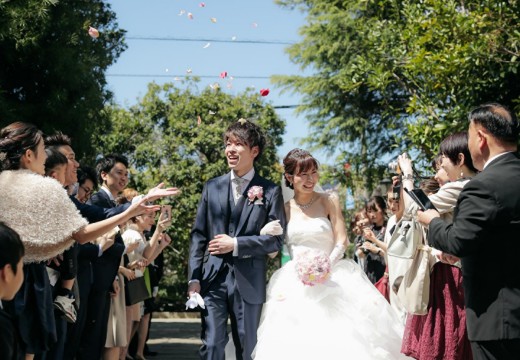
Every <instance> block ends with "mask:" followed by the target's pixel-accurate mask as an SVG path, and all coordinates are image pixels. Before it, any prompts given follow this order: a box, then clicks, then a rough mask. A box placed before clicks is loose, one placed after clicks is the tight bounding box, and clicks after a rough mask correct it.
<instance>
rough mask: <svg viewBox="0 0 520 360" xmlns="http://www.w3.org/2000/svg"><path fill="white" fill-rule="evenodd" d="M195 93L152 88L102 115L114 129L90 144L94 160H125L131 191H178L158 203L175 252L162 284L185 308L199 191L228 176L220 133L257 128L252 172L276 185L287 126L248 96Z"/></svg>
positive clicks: (192, 85) (271, 110)
mask: <svg viewBox="0 0 520 360" xmlns="http://www.w3.org/2000/svg"><path fill="white" fill-rule="evenodd" d="M194 89H196V86H195V82H191V81H189V82H188V84H187V86H186V89H179V88H177V87H175V86H174V85H173V84H166V85H163V86H159V85H157V84H153V83H152V84H150V85H149V87H148V92H147V94H146V95H145V96H144V97H143V98H142V99H141V100H140V102H139V103H138V104H137V105H135V106H132V107H131V108H130V109H128V110H126V109H121V108H117V107H109V108H108V109H107V114H108V116H109V117H110V118H111V128H110V129H109V131H107V132H105V133H103V134H98V136H96V138H97V139H98V141H97V142H96V144H95V146H96V149H97V151H98V152H99V153H104V154H107V153H111V152H116V153H121V154H124V155H126V156H127V157H128V158H129V160H130V164H131V169H130V171H131V186H132V187H135V188H136V189H138V190H140V191H144V190H146V189H149V188H151V187H152V186H155V185H157V184H158V183H160V182H164V183H165V184H166V185H167V186H177V187H179V188H181V189H182V194H181V195H180V196H179V197H176V198H175V199H173V200H165V201H163V203H170V204H171V205H172V207H173V208H172V218H173V224H172V227H171V228H170V230H169V231H168V232H169V234H170V235H171V236H172V239H173V242H172V247H173V249H175V250H173V249H170V250H169V251H167V253H166V260H167V265H166V268H167V269H168V271H167V272H166V277H165V281H164V284H168V285H171V284H174V286H173V287H176V289H170V292H169V295H170V296H172V298H174V299H175V300H179V299H181V300H182V299H183V298H184V296H182V294H184V293H185V291H186V281H187V279H186V274H187V261H188V249H189V242H190V230H191V226H192V224H193V220H194V218H195V214H196V210H197V205H198V202H199V201H200V197H201V193H202V188H203V186H204V183H205V182H206V181H208V180H209V179H211V178H213V177H216V176H220V175H222V174H225V173H226V172H227V171H229V169H228V167H227V162H226V159H225V156H224V141H223V134H224V131H225V129H226V128H227V127H228V126H229V125H230V124H231V123H233V122H235V121H237V120H239V119H240V118H245V119H250V120H251V121H254V122H256V123H257V124H258V125H260V126H261V128H262V129H264V131H265V133H266V135H267V138H268V145H267V146H266V148H265V150H264V153H263V154H262V157H261V159H259V161H258V162H257V163H256V164H255V169H256V171H258V172H259V173H260V174H261V175H262V176H264V177H266V178H268V179H272V180H273V181H275V182H277V183H278V182H279V179H281V176H282V175H281V170H280V167H279V165H278V159H277V156H276V147H277V146H279V145H281V144H282V135H283V132H284V128H285V124H284V122H283V121H282V120H281V119H280V118H278V116H277V115H276V113H275V111H274V108H273V107H272V106H271V105H269V104H265V103H264V102H263V100H262V98H261V97H260V96H259V95H258V94H256V93H253V92H251V91H245V92H244V93H241V94H238V95H236V96H231V95H228V94H225V93H223V92H221V91H219V90H212V89H209V88H207V89H205V90H203V91H201V92H199V91H196V90H194ZM175 284H177V285H175ZM175 291H177V293H178V294H177V296H175ZM179 296H180V297H179Z"/></svg>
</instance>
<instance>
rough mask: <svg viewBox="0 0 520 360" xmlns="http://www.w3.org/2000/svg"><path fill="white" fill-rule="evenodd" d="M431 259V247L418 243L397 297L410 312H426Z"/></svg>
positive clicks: (421, 313) (420, 313)
mask: <svg viewBox="0 0 520 360" xmlns="http://www.w3.org/2000/svg"><path fill="white" fill-rule="evenodd" d="M432 261H433V257H432V255H431V248H430V247H429V246H427V245H424V244H422V245H419V246H418V248H417V252H416V255H415V257H414V259H413V261H412V265H411V266H410V268H409V269H408V271H407V272H406V273H405V275H404V278H403V280H402V283H401V284H400V286H399V290H398V291H397V297H398V298H399V301H400V302H401V304H402V305H403V307H404V308H405V309H406V311H407V312H408V313H410V314H414V315H425V314H427V313H428V302H429V300H430V267H431V263H432Z"/></svg>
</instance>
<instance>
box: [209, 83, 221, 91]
mask: <svg viewBox="0 0 520 360" xmlns="http://www.w3.org/2000/svg"><path fill="white" fill-rule="evenodd" d="M209 87H210V88H211V89H213V90H218V89H219V88H220V85H219V83H213V84H210V85H209Z"/></svg>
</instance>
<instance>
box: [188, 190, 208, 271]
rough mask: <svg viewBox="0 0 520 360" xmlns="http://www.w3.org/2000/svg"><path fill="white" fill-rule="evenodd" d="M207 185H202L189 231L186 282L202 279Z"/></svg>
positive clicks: (205, 234) (205, 237) (206, 242)
mask: <svg viewBox="0 0 520 360" xmlns="http://www.w3.org/2000/svg"><path fill="white" fill-rule="evenodd" d="M207 212H208V184H206V185H204V190H203V191H202V198H201V199H200V202H199V206H198V208H197V216H196V217H195V223H194V224H193V228H192V229H191V244H190V259H189V263H188V280H190V281H191V280H198V281H200V280H201V278H202V260H203V258H204V252H205V251H206V247H207V244H208V236H207V230H206V229H207V226H206V221H207Z"/></svg>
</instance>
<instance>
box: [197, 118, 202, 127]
mask: <svg viewBox="0 0 520 360" xmlns="http://www.w3.org/2000/svg"><path fill="white" fill-rule="evenodd" d="M200 124H202V118H201V117H200V115H197V126H200Z"/></svg>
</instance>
